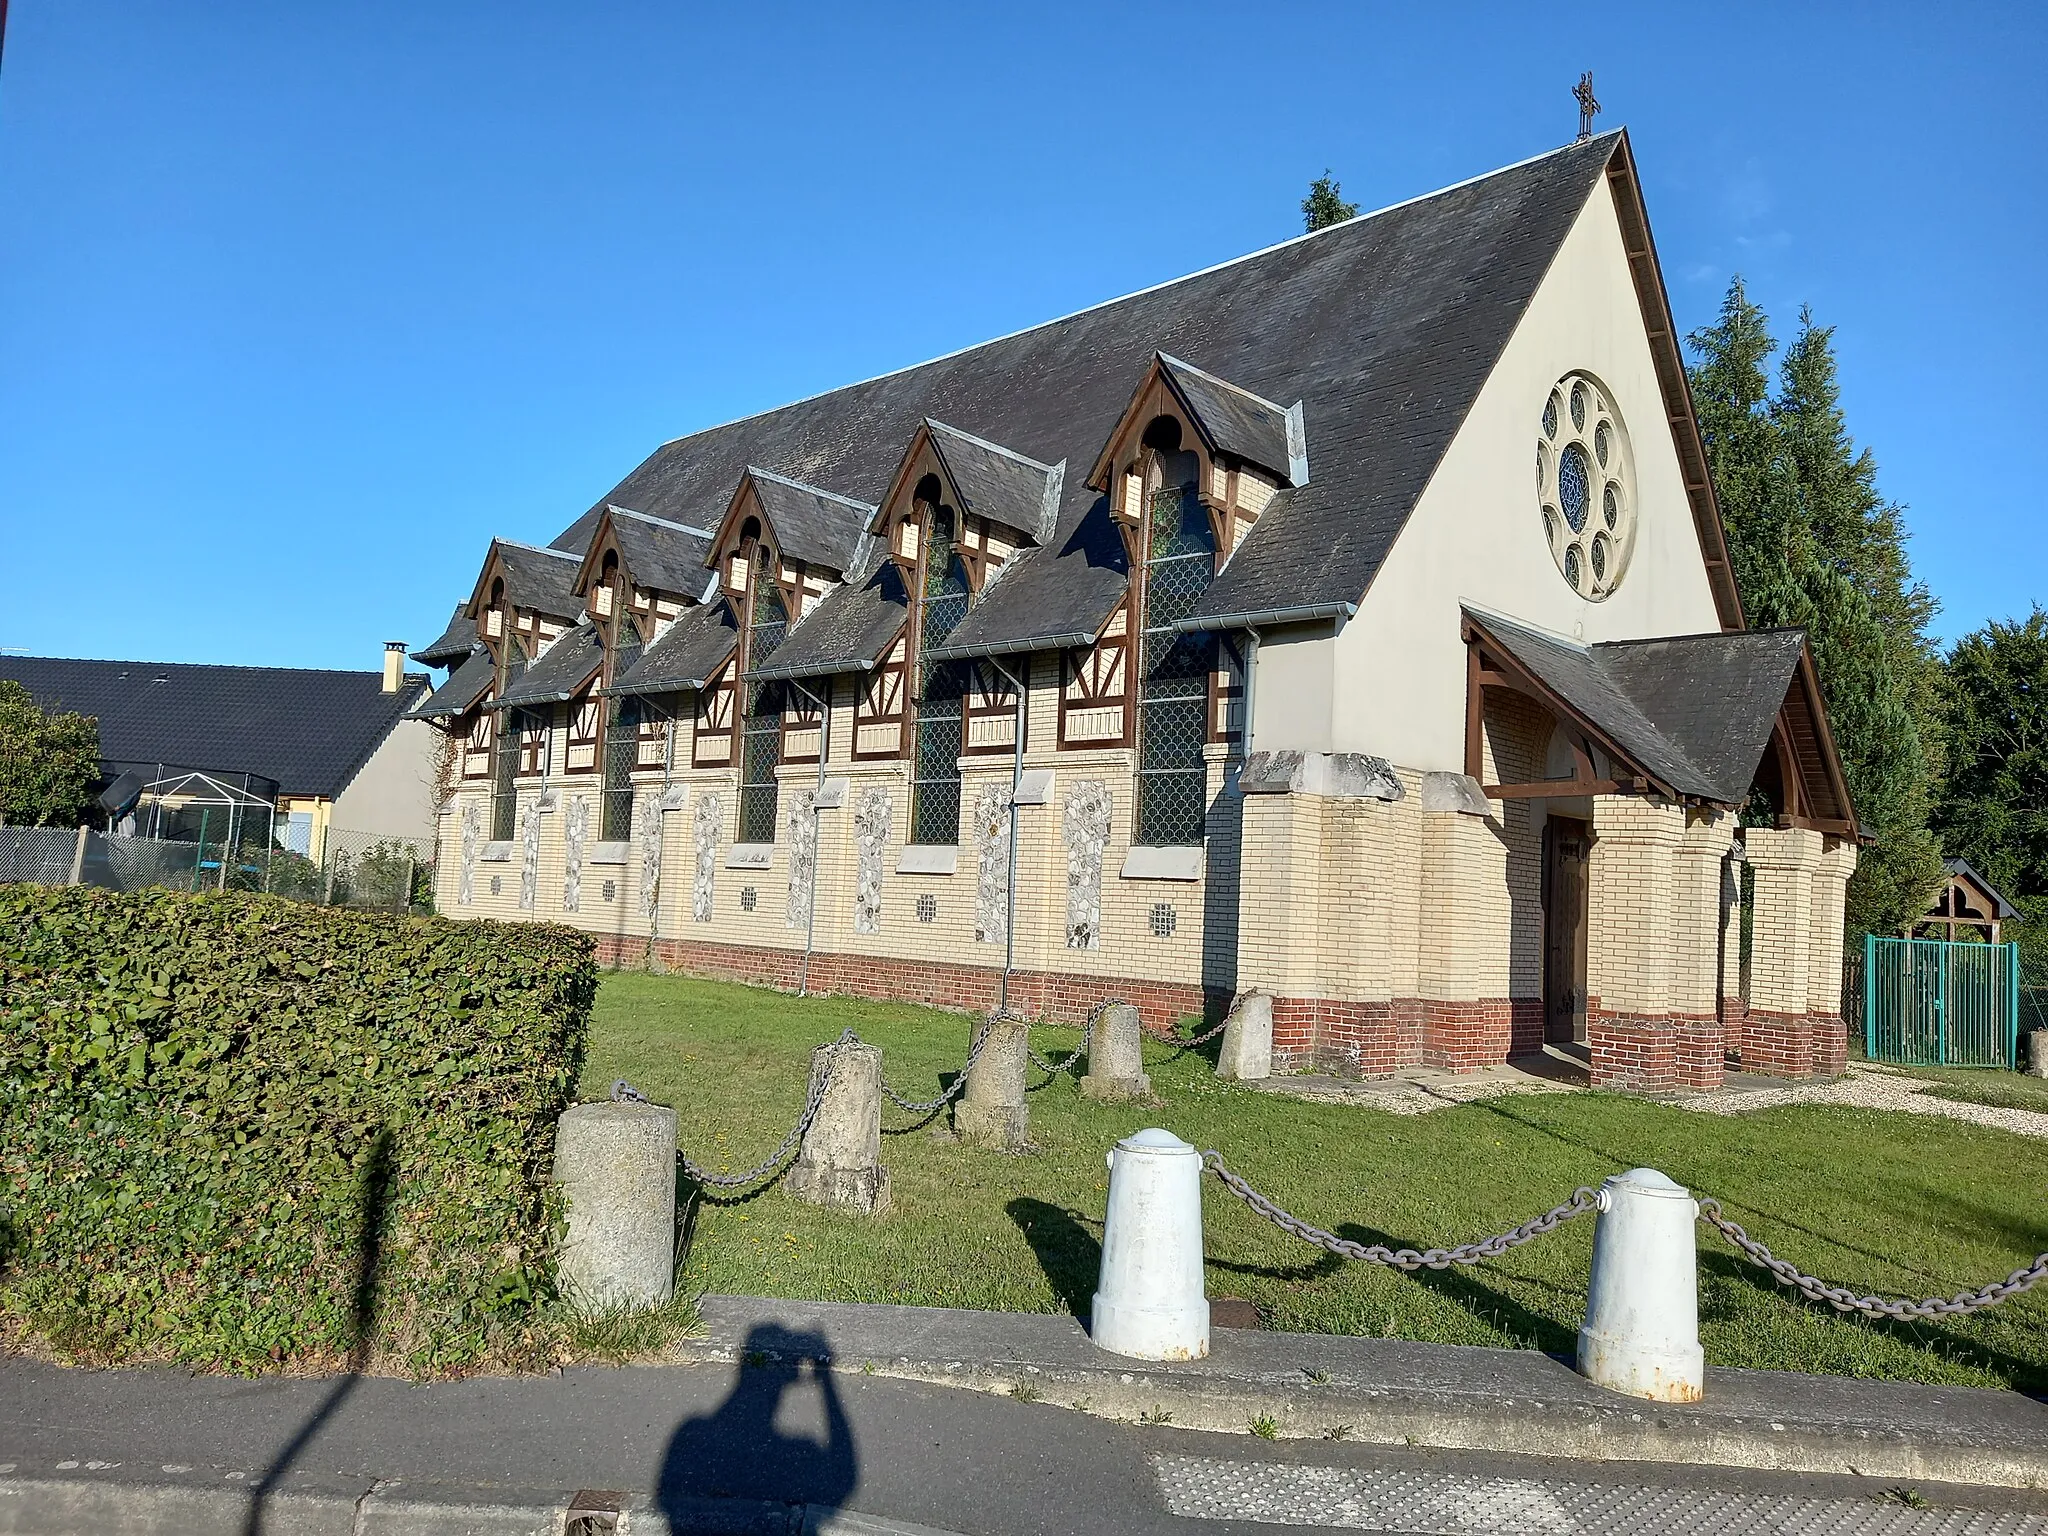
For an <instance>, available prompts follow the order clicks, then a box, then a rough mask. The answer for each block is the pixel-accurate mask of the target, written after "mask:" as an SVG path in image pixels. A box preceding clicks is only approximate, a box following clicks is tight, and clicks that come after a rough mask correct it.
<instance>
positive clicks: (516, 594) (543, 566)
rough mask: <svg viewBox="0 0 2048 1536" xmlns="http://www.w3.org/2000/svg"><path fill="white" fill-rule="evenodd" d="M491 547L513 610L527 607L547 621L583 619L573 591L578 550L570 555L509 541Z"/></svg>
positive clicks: (579, 562) (495, 541)
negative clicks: (547, 619)
mask: <svg viewBox="0 0 2048 1536" xmlns="http://www.w3.org/2000/svg"><path fill="white" fill-rule="evenodd" d="M491 547H492V549H494V550H495V551H496V552H497V554H498V556H499V559H500V563H501V565H502V567H503V569H504V572H505V596H506V597H508V598H509V599H511V601H512V605H513V606H514V607H515V608H528V609H531V610H532V611H533V612H535V613H544V614H546V615H547V616H548V617H549V618H551V619H580V618H582V617H583V600H582V599H581V598H579V597H578V596H577V595H576V592H575V582H576V572H577V570H578V569H579V568H580V567H581V566H582V564H583V552H582V551H581V550H578V551H577V552H576V553H575V554H573V555H572V554H569V553H567V552H566V551H564V550H561V549H554V548H551V549H541V548H539V547H538V546H536V545H533V544H515V543H513V542H512V541H511V540H510V539H493V540H492V541H491ZM486 563H488V558H487V559H486ZM470 617H471V618H474V617H476V615H475V614H474V613H472V614H471V615H470Z"/></svg>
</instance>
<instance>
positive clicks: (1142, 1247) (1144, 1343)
mask: <svg viewBox="0 0 2048 1536" xmlns="http://www.w3.org/2000/svg"><path fill="white" fill-rule="evenodd" d="M1088 1333H1089V1336H1090V1337H1091V1338H1092V1339H1093V1340H1094V1341H1095V1344H1096V1347H1097V1348H1098V1349H1107V1350H1110V1351H1113V1352H1114V1353H1116V1354H1119V1355H1130V1356H1132V1357H1133V1358H1135V1359H1138V1360H1200V1359H1202V1358H1203V1357H1205V1356H1206V1355H1207V1354H1208V1353H1209V1301H1208V1298H1207V1297H1206V1296H1204V1295H1203V1294H1202V1159H1201V1156H1200V1155H1199V1154H1198V1153H1197V1152H1196V1151H1195V1149H1194V1148H1193V1147H1191V1146H1189V1145H1188V1144H1187V1143H1186V1142H1184V1141H1182V1140H1181V1139H1180V1138H1179V1137H1178V1136H1176V1135H1174V1134H1173V1132H1171V1131H1161V1130H1146V1131H1140V1132H1138V1133H1137V1134H1136V1135H1135V1136H1127V1137H1125V1138H1124V1139H1123V1140H1122V1141H1120V1142H1118V1143H1117V1144H1116V1149H1115V1150H1114V1151H1113V1152H1111V1153H1110V1154H1109V1214H1108V1218H1107V1220H1105V1221H1104V1223H1103V1228H1102V1270H1101V1273H1100V1275H1099V1276H1098V1278H1097V1279H1096V1282H1095V1306H1094V1312H1093V1315H1092V1316H1091V1317H1090V1319H1089V1324H1088Z"/></svg>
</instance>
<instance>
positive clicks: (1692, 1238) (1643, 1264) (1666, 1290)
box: [1579, 1168, 1706, 1403]
mask: <svg viewBox="0 0 2048 1536" xmlns="http://www.w3.org/2000/svg"><path fill="white" fill-rule="evenodd" d="M1596 1220H1597V1222H1598V1225H1597V1226H1595V1227H1594V1229H1593V1278H1592V1284H1591V1285H1590V1286H1589V1287H1588V1289H1587V1293H1586V1322H1585V1326H1584V1327H1582V1328H1580V1329H1579V1373H1580V1374H1581V1375H1583V1376H1584V1377H1586V1379H1587V1380H1589V1381H1591V1382H1594V1383H1595V1384H1596V1385H1599V1386H1603V1387H1606V1388H1609V1389H1610V1390H1612V1391H1615V1392H1626V1393H1627V1394H1628V1395H1629V1396H1631V1397H1646V1398H1649V1399H1650V1400H1651V1401H1652V1402H1659V1403H1696V1402H1698V1401H1699V1400H1700V1398H1701V1397H1702V1396H1704V1395H1705V1392H1706V1357H1705V1355H1704V1354H1703V1353H1702V1352H1701V1350H1700V1293H1699V1254H1698V1243H1697V1240H1696V1234H1695V1227H1696V1224H1697V1222H1698V1220H1699V1207H1698V1206H1697V1205H1696V1204H1694V1202H1693V1198H1692V1195H1691V1194H1690V1193H1689V1192H1688V1191H1686V1190H1684V1189H1681V1188H1679V1186H1678V1185H1676V1184H1674V1183H1672V1182H1671V1180H1669V1179H1667V1178H1666V1177H1665V1176H1664V1175H1663V1174H1661V1173H1659V1172H1658V1171H1657V1170H1656V1169H1654V1168H1633V1169H1630V1170H1629V1171H1628V1172H1627V1173H1617V1174H1615V1175H1614V1176H1613V1177H1612V1178H1610V1179H1608V1180H1607V1181H1606V1182H1605V1183H1604V1184H1602V1185H1601V1186H1600V1214H1599V1216H1598V1217H1597V1218H1596Z"/></svg>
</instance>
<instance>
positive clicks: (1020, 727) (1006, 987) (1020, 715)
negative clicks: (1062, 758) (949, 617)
mask: <svg viewBox="0 0 2048 1536" xmlns="http://www.w3.org/2000/svg"><path fill="white" fill-rule="evenodd" d="M988 664H989V665H990V666H991V667H994V668H995V669H996V671H997V672H998V673H1000V674H1001V675H1002V678H1003V680H1004V681H1005V682H1007V683H1008V684H1009V685H1010V687H1011V688H1012V689H1014V690H1015V691H1016V694H1017V729H1016V737H1017V740H1016V744H1015V749H1014V750H1013V752H1012V753H1011V757H1010V872H1009V876H1008V879H1007V881H1006V883H1005V885H1004V887H1003V900H1004V902H1005V903H1006V904H1007V905H1008V907H1009V911H1008V912H1007V913H1006V914H1005V915H1004V919H1003V977H1002V980H1001V981H1000V982H999V983H998V984H997V986H996V1013H997V1015H998V1016H1001V1017H1007V1016H1008V1015H1009V1012H1010V975H1011V973H1012V972H1013V971H1015V970H1016V968H1017V791H1018V790H1019V789H1021V788H1022V787H1023V784H1024V707H1025V704H1026V702H1027V695H1026V693H1025V691H1024V682H1023V680H1022V679H1021V678H1019V677H1018V676H1017V675H1016V674H1015V673H1013V672H1011V671H1010V669H1009V668H1008V667H1006V666H1004V665H1003V664H1002V663H1001V662H1000V661H998V660H996V659H995V658H994V657H993V656H991V657H990V658H988Z"/></svg>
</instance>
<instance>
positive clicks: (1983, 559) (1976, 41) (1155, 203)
mask: <svg viewBox="0 0 2048 1536" xmlns="http://www.w3.org/2000/svg"><path fill="white" fill-rule="evenodd" d="M1451 10H1452V8H1445V7H1417V6H1401V7H1392V6H1378V5H1329V6H1309V5H1296V4H1286V3H1267V4H1262V5H1249V4H1244V5H1236V6H1214V5H1205V4H1199V3H1182V4H1176V5H1171V6H1168V5H1160V6H1142V5H1127V6H1119V7H1107V6H1099V5H1098V6H1080V5H1076V6H1063V5H1055V4H1033V5H1029V6H1010V7H1003V8H996V7H982V6H973V5H961V4H955V5H948V6H933V7H930V8H928V9H920V8H915V7H881V6H875V7H868V6H845V5H833V6H822V5H821V6H816V7H797V6H778V5H758V4H757V5H749V6H731V7H721V8H718V9H716V10H714V9H712V8H709V7H703V6H688V5H679V4H652V3H650V4H642V5H631V4H625V3H616V4H603V5H589V6H563V5H560V4H546V5H544V4H537V3H533V4H529V3H523V0H493V3H489V4H482V3H478V4H467V3H456V0H410V3H404V4H385V3H375V0H351V3H349V4H347V5H316V4H287V5H277V4H274V3H266V4H255V3H249V4H238V3H231V0H211V3H209V4H206V5H189V4H176V3H172V0H157V3H147V0H133V3H127V4H113V3H102V0H13V6H12V11H11V15H10V17H9V26H8V35H7V38H6V52H5V58H4V64H0V647H5V648H8V649H14V650H23V651H29V652H34V653H37V654H58V655H75V656H115V657H124V658H137V659H152V660H173V661H244V662H267V663H275V664H286V665H306V666H344V667H365V668H367V667H372V666H374V665H375V664H376V661H377V657H378V653H379V648H380V642H381V641H383V640H385V639H387V638H403V639H406V640H408V641H411V642H412V643H414V644H419V643H423V642H424V641H425V640H427V639H429V638H431V636H432V635H433V634H434V633H435V632H436V631H437V630H438V629H439V626H440V624H441V622H442V621H443V620H444V619H445V617H446V614H447V610H448V606H449V604H450V603H451V602H452V601H453V600H454V599H455V598H456V597H458V596H460V595H463V594H464V593H465V592H466V591H467V588H468V584H469V582H470V581H471V580H472V578H473V576H474V573H475V569H476V565H477V562H478V560H479V559H480V558H481V555H482V551H483V546H484V541H485V540H486V539H487V538H488V537H489V536H490V535H492V534H493V533H502V534H504V535H506V536H508V537H511V538H517V539H525V540H530V541H533V542H539V543H544V542H546V541H547V540H548V539H550V538H552V537H553V536H554V535H555V534H556V533H558V532H559V531H560V530H561V529H562V528H563V527H564V526H566V525H567V524H568V523H569V522H570V521H571V520H572V519H573V518H574V517H576V515H577V514H579V513H580V512H581V511H582V510H583V509H584V508H585V507H587V506H589V505H590V504H591V503H592V502H593V501H595V500H596V499H597V498H598V497H600V496H601V495H602V494H603V493H604V492H605V491H606V490H608V489H609V488H610V487H611V486H612V485H613V484H615V483H616V482H617V481H618V480H619V479H620V478H621V477H623V476H624V474H625V473H626V472H627V471H628V470H629V469H631V468H632V467H633V465H635V464H636V463H638V462H639V460H640V459H642V458H643V457H644V456H645V455H646V454H647V453H648V452H650V451H651V450H652V449H653V448H654V447H655V446H656V445H657V444H659V443H661V442H662V441H664V440H665V439H668V438H671V437H675V436H678V435H680V434H682V433H685V432H688V431H691V430H693V429H695V428H697V427H701V426H706V425H709V424H711V423H714V422H718V421H723V420H727V419H730V418H732V417H735V416H741V415H745V414H747V413H749V412H752V411H756V410H760V409H763V408H766V407H768V406H772V405H775V404H777V403H780V402H782V401H785V400H789V399H794V398H797V397H799V396H802V395H806V394H810V393H814V392H816V391H818V390H821V389H826V388H830V387H832V386H833V385H836V384H841V383H845V382H848V381H851V380H853V379H857V378H862V377H866V376H868V375H871V374H875V373H879V372H883V371H886V370H888V369H891V368H896V367H900V366H903V365H905V364H908V363H913V362H916V361H919V360H921V359H923V358H926V357H929V356H933V355H935V354H938V353H941V352H946V351H950V350H952V349H954V348H957V347H961V346H965V345H969V344H971V343H974V342H976V341H981V340H985V339H987V338H989V337H992V336H996V335H999V334H1002V333H1004V332H1007V331H1011V330H1015V329H1018V328H1019V327H1022V326H1026V325H1030V324H1033V323H1035V322H1037V321H1040V320H1044V319H1049V318H1051V317H1053V316H1055V315H1059V314H1062V313H1065V312H1067V311H1070V310H1074V309H1077V308H1080V307H1083V306H1085V305H1088V304H1092V303H1095V302H1097V301H1099V300H1102V299H1105V298H1108V297H1111V296H1113V295H1116V294H1119V293H1124V292H1128V291H1130V290H1133V289H1136V288H1140V287H1144V286H1146V285H1148V284H1151V283H1155V282H1159V281H1162V280H1164V279H1167V278H1170V277H1173V276H1176V275H1179V274H1181V273H1184V272H1189V271H1193V270H1195V269H1197V268H1200V267H1203V266H1206V265H1209V264H1211V263H1213V262H1216V261H1220V260H1224V259H1227V258H1229V257H1232V256H1236V255H1240V254H1242V253H1244V252H1246V251H1249V250H1253V249H1256V248H1258V247H1261V246H1264V245H1268V244H1271V243H1273V242H1274V241H1276V240H1280V239H1285V238H1287V237H1289V236H1291V235H1293V234H1296V233H1298V232H1299V230H1300V215H1299V211H1298V206H1297V205H1298V204H1299V201H1300V199H1301V197H1302V195H1303V192H1304V191H1305V188H1306V184H1307V182H1308V181H1309V179H1310V178H1311V177H1313V176H1314V175H1316V174H1317V173H1318V172H1319V171H1321V170H1322V169H1323V168H1324V167H1325V166H1328V167H1330V168H1331V169H1333V170H1334V171H1335V173H1336V175H1337V176H1338V177H1339V179H1340V180H1341V181H1342V183H1343V187H1344V192H1345V195H1346V196H1348V197H1350V198H1352V199H1354V200H1356V201H1359V202H1361V203H1362V204H1363V205H1364V206H1366V207H1368V208H1371V207H1375V206H1378V205H1381V204H1384V203H1388V202H1393V201H1397V200H1399V199H1402V198H1405V197H1410V196H1413V195H1416V194H1418V193H1422V192H1426V191H1429V190H1430V189H1432V188H1435V187H1438V186H1441V185H1445V184H1447V183H1450V182H1453V181H1458V180H1462V179H1464V178H1466V177H1469V176H1472V175H1475V174H1478V173H1480V172H1483V171H1486V170H1489V169H1492V168H1494V167H1496V166H1499V165H1503V164H1506V163H1509V162H1512V161H1515V160H1519V159H1522V158H1525V157H1526V156H1528V155H1531V154H1534V153H1538V152H1540V151H1542V150H1545V149H1548V148H1551V147H1554V146H1555V145H1557V144H1560V143H1563V142H1565V141H1566V140H1568V139H1569V138H1570V137H1571V136H1572V133H1573V131H1574V129H1575V127H1576V117H1575V108H1574V105H1573V103H1572V100H1571V96H1570V88H1571V85H1572V83H1573V81H1574V80H1575V79H1576V78H1577V75H1578V72H1579V71H1580V70H1581V69H1585V68H1591V69H1593V70H1594V71H1595V72H1596V83H1597V86H1598V90H1599V95H1600V97H1601V100H1602V102H1603V103H1604V105H1605V106H1606V108H1607V110H1606V112H1605V114H1604V116H1603V117H1602V119H1601V126H1603V127H1609V126H1613V125H1615V124H1621V123H1625V124H1627V125H1628V126H1629V128H1630V129H1631V131H1632V133H1633V135H1634V138H1635V145H1636V152H1637V157H1638V160H1639V162H1640V164H1641V167H1642V170H1643V173H1644V177H1645V182H1646V192H1647V196H1648V200H1649V208H1650V216H1651V220H1652V223H1653V225H1654V227H1655V231H1656V235H1657V240H1658V247H1659V252H1660V255H1661V256H1662V258H1663V262H1664V268H1665V274H1666V277H1667V280H1668V281H1669V284H1670V287H1671V295H1672V302H1673V305H1674V308H1675V310H1676V313H1677V317H1678V321H1679V325H1680V327H1681V329H1690V328H1691V327H1693V326H1695V325H1698V324H1700V323H1702V322H1704V321H1706V320H1708V319H1709V318H1711V316H1712V314H1713V312H1714V309H1715V307H1716V306H1717V304H1718V303H1719V300H1720V296H1721V293H1722V290H1723V288H1724V287H1725V286H1726V283H1727V281H1728V278H1729V275H1730V274H1731V273H1732V272H1735V271H1738V270H1739V271H1741V272H1742V273H1744V274H1745V275H1746V276H1747V277H1748V278H1749V280H1750V284H1751V288H1752V292H1753V294H1754V295H1755V296H1756V297H1757V298H1758V299H1759V300H1760V301H1761V302H1762V303H1763V304H1764V305H1765V306H1766V307H1767V308H1768V309H1769V310H1770V311H1771V314H1772V316H1773V319H1774V320H1775V321H1776V322H1777V324H1778V326H1779V328H1780V330H1781V333H1784V334H1789V333H1790V332H1791V330H1792V328H1793V325H1794V322H1795V319H1796V314H1797V310H1798V307H1799V305H1800V304H1801V303H1802V302H1805V303H1811V304H1812V305H1813V307H1814V310H1815V312H1816V315H1817V317H1818V318H1819V319H1820V320H1821V321H1822V322H1823V323H1826V324H1832V325H1834V326H1836V327H1838V337H1837V340H1838V343H1839V347H1840V352H1841V358H1842V368H1843V375H1844V384H1845V393H1846V400H1847V406H1848V410H1849V418H1850V424H1851V427H1852V429H1853V430H1854V431H1855V433H1856V434H1857V436H1858V438H1859V439H1860V440H1862V441H1864V442H1867V443H1868V444H1870V445H1871V446H1872V447H1873V448H1874V449H1875V450H1876V453H1877V456H1878V460H1879V466H1880V476H1881V484H1882V486H1883V487H1884V489H1885V491H1886V492H1887V493H1888V494H1889V495H1891V496H1893V497H1895V498H1897V499H1898V500H1901V501H1903V502H1906V503H1907V504H1908V505H1909V512H1908V521H1909V524H1910V526H1911V528H1912V530H1913V534H1914V541H1913V546H1912V548H1913V555H1914V559H1915V561H1916V563H1917V566H1918V568H1919V570H1920V572H1921V574H1922V576H1923V577H1924V578H1925V579H1926V580H1927V581H1928V583H1929V584H1930V585H1931V586H1932V587H1933V588H1934V589H1935V591H1936V592H1937V593H1938V594H1939V596H1940V597H1941V599H1942V602H1943V604H1944V607H1945V612H1944V614H1943V616H1942V619H1941V621H1940V623H1941V629H1942V632H1943V633H1944V634H1945V635H1954V634H1958V633H1961V632H1963V631H1965V630H1967V629H1969V628H1971V627H1973V626H1975V625H1977V624H1979V623H1981V622H1982V621H1983V620H1984V619H1985V618H1986V617H2005V616H2010V615H2015V614H2023V613H2024V612H2025V611H2026V610H2027V608H2028V606H2029V605H2030V603H2031V602H2032V601H2033V600H2035V599H2041V600H2043V601H2048V555H2044V549H2043V546H2044V542H2048V541H2044V539H2043V537H2042V534H2043V512H2044V494H2043V491H2042V489H2041V485H2040V478H2039V469H2038V458H2039V453H2040V445H2041V442H2042V430H2041V422H2042V419H2043V415H2044V412H2043V401H2042V386H2041V362H2040V360H2041V358H2042V357H2043V355H2044V353H2048V296H2044V289H2048V284H2044V281H2043V279H2044V275H2048V272H2044V258H2043V249H2044V244H2048V227H2044V226H2048V200H2044V196H2043V193H2044V184H2048V154H2044V146H2048V108H2044V97H2048V93H2044V91H2043V89H2042V85H2041V82H2042V79H2043V78H2044V76H2048V25H2044V22H2043V20H2042V19H2041V15H2040V13H2038V12H2033V13H2030V12H2029V11H2028V10H2027V9H2025V8H2022V7H2017V6H2015V7H2011V8H2007V9H1999V8H1984V9H1975V10H1970V9H1965V8H1935V7H1927V6H1915V7H1906V6H1896V7H1870V6H1857V7H1853V8H1852V7H1846V6H1845V7H1840V8H1826V7H1812V8H1802V7H1791V6H1785V5H1782V4H1779V5H1772V6H1768V7H1755V8H1750V9H1747V10H1744V9H1739V8H1734V7H1724V6H1715V7H1686V8H1683V9H1682V10H1681V8H1679V7H1603V6H1599V5H1586V6H1582V7H1578V8H1576V9H1572V8H1567V10H1566V11H1565V12H1559V13H1556V14H1557V17H1558V19H1556V20H1555V21H1545V20H1542V19H1540V18H1541V17H1542V16H1544V15H1545V14H1547V13H1548V10H1547V8H1546V10H1538V9H1534V8H1531V7H1528V6H1526V5H1521V6H1503V7H1500V8H1497V9H1492V10H1487V9H1477V8H1461V9H1459V11H1458V14H1457V15H1456V16H1455V17H1453V16H1452V15H1451Z"/></svg>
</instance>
